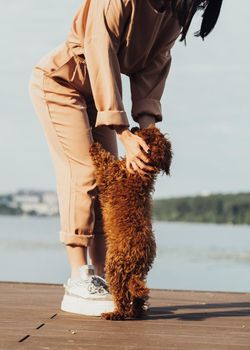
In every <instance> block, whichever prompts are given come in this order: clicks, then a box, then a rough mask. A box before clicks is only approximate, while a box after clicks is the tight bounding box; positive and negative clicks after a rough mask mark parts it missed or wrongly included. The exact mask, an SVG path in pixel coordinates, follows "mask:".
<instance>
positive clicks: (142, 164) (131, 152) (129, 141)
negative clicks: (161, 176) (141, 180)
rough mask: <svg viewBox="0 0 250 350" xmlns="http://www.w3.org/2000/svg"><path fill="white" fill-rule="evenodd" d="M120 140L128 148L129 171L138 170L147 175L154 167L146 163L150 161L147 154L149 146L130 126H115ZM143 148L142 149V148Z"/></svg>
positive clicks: (127, 162) (127, 164) (127, 165)
mask: <svg viewBox="0 0 250 350" xmlns="http://www.w3.org/2000/svg"><path fill="white" fill-rule="evenodd" d="M115 130H116V132H117V135H118V138H119V140H120V141H121V142H122V144H123V146H124V148H125V150H126V167H127V170H128V172H129V173H131V174H134V173H135V171H138V172H139V173H140V174H141V175H147V171H152V170H154V168H153V167H152V166H150V165H146V163H148V162H150V160H149V159H148V157H147V156H146V154H144V152H143V150H144V151H145V153H148V150H149V151H150V148H149V146H148V145H147V144H146V142H145V141H144V140H143V139H142V138H141V137H140V136H138V135H135V134H133V133H132V132H131V131H130V130H129V129H128V127H115ZM141 148H142V149H141Z"/></svg>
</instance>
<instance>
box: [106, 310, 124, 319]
mask: <svg viewBox="0 0 250 350" xmlns="http://www.w3.org/2000/svg"><path fill="white" fill-rule="evenodd" d="M101 318H104V319H105V320H113V321H114V320H116V321H117V320H124V315H123V314H121V313H120V312H118V311H114V312H103V313H102V314H101Z"/></svg>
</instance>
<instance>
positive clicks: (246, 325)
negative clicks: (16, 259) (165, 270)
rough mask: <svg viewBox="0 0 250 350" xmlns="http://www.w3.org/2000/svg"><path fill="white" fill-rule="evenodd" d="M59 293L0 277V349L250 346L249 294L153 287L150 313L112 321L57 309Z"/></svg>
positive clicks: (221, 349)
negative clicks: (135, 317)
mask: <svg viewBox="0 0 250 350" xmlns="http://www.w3.org/2000/svg"><path fill="white" fill-rule="evenodd" d="M63 293H64V289H63V286H62V285H60V284H58V285H55V284H54V285H52V284H45V283H39V284H38V283H34V284H33V283H14V282H13V283H11V282H9V283H6V282H0V310H1V319H0V322H1V330H0V349H4V350H8V349H15V348H18V349H20V348H25V349H27V350H28V349H32V350H33V349H53V350H54V349H55V350H57V349H62V350H63V349H71V348H72V349H106V348H111V349H117V350H119V349H124V350H125V349H127V350H129V349H146V350H147V349H156V350H157V349H177V350H179V349H185V350H189V349H190V350H191V349H192V350H196V349H197V350H198V349H199V350H206V349H209V350H211V349H213V350H217V349H218V350H236V349H237V350H245V349H248V350H249V348H250V293H225V292H204V291H180V290H176V291H174V290H159V289H152V290H151V291H150V300H149V301H150V303H151V308H150V314H149V316H148V317H146V318H144V319H142V320H125V321H114V322H112V321H106V320H102V319H100V318H99V317H88V316H84V315H77V314H71V313H67V312H64V311H62V310H60V302H61V299H62V297H63ZM25 337H26V338H25ZM22 339H23V341H21V342H20V340H22Z"/></svg>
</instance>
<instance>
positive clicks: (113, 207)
mask: <svg viewBox="0 0 250 350" xmlns="http://www.w3.org/2000/svg"><path fill="white" fill-rule="evenodd" d="M131 132H132V133H134V134H137V135H138V136H140V137H142V138H143V139H144V141H145V142H146V144H147V145H148V146H149V147H150V150H151V154H150V155H148V154H146V153H145V154H146V156H147V157H148V158H149V159H150V163H149V164H150V165H151V166H153V167H154V171H151V172H147V174H148V177H146V176H143V175H140V174H139V173H138V172H137V171H135V173H134V174H131V173H129V172H128V170H127V168H126V159H125V157H122V158H120V159H117V158H115V156H114V155H112V154H111V153H110V152H107V151H106V150H105V149H104V148H103V147H102V145H101V144H100V143H99V142H94V143H92V144H91V146H90V155H91V157H92V159H93V162H94V165H95V167H96V181H97V185H98V191H99V199H100V204H101V208H102V215H103V224H104V232H105V240H106V246H107V253H106V261H105V277H106V280H107V284H108V286H109V291H110V293H111V294H112V296H113V298H114V302H115V310H114V312H109V313H102V314H101V317H102V318H105V319H111V320H122V319H124V318H139V317H141V316H142V315H146V310H145V302H146V300H147V299H148V298H149V289H148V288H147V287H146V276H147V273H148V271H149V270H150V269H151V267H152V263H153V261H154V258H155V255H156V243H155V238H154V233H153V230H152V223H151V210H152V197H151V193H152V192H153V191H154V183H155V180H156V176H157V174H158V173H159V172H160V171H161V170H162V171H163V172H165V173H166V174H167V175H170V165H171V160H172V155H173V152H172V150H171V142H170V141H169V140H168V139H167V138H165V136H164V135H165V134H164V135H163V134H162V133H161V132H160V130H159V129H158V128H157V127H156V126H155V125H154V124H150V125H149V126H148V127H147V128H144V129H139V128H138V127H133V128H132V129H131ZM143 152H144V151H143Z"/></svg>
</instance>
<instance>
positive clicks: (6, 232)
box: [0, 216, 250, 292]
mask: <svg viewBox="0 0 250 350" xmlns="http://www.w3.org/2000/svg"><path fill="white" fill-rule="evenodd" d="M153 229H154V233H155V237H156V243H157V257H156V259H155V262H154V265H153V268H152V269H151V270H150V272H149V274H148V286H149V287H150V288H166V289H182V290H185V289H188V290H209V291H236V292H250V279H249V271H250V227H249V226H232V225H216V224H200V223H197V224H194V223H170V222H157V221H155V222H154V223H153ZM0 266H1V268H0V280H1V281H26V282H49V283H64V282H65V281H66V279H67V278H68V276H69V274H70V267H69V264H68V260H67V255H66V249H65V248H64V245H63V244H62V243H60V242H59V218H58V217H53V218H50V217H49V218H47V217H40V218H39V217H29V216H21V217H18V216H0Z"/></svg>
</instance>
